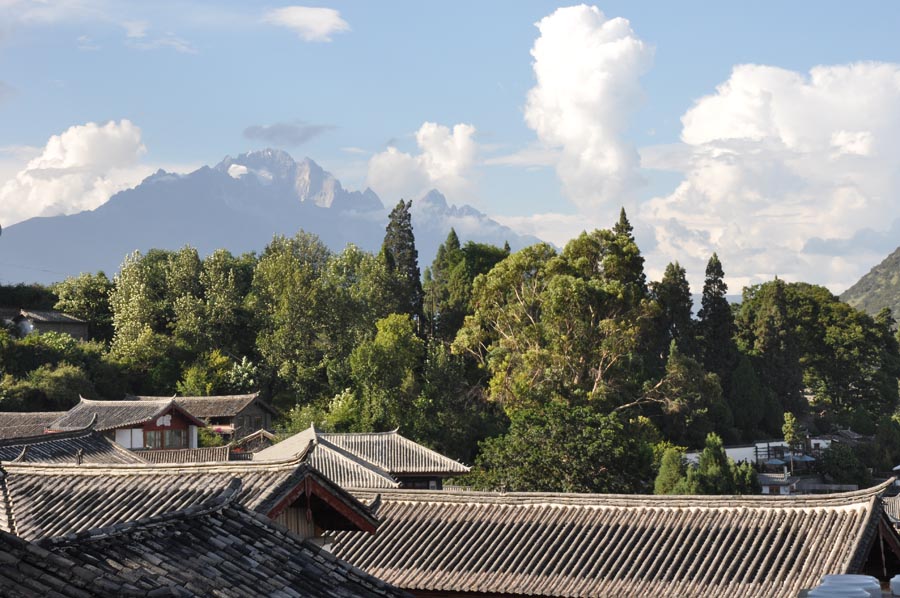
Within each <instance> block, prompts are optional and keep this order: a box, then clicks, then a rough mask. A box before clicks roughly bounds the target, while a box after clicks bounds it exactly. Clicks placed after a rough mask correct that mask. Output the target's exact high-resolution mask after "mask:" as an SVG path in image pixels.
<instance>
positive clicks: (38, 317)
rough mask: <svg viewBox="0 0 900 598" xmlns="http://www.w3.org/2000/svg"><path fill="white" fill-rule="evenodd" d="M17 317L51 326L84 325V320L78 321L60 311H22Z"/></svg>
mask: <svg viewBox="0 0 900 598" xmlns="http://www.w3.org/2000/svg"><path fill="white" fill-rule="evenodd" d="M19 316H21V317H23V318H28V319H29V320H32V321H33V322H47V323H53V324H86V323H87V322H85V321H84V320H79V319H78V318H76V317H75V316H70V315H69V314H64V313H63V312H61V311H50V310H40V309H23V310H21V311H20V312H19Z"/></svg>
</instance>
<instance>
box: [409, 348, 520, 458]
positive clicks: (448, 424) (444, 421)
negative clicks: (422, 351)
mask: <svg viewBox="0 0 900 598" xmlns="http://www.w3.org/2000/svg"><path fill="white" fill-rule="evenodd" d="M468 369H469V365H468V364H467V363H466V361H465V360H464V359H463V358H462V357H461V356H459V355H453V354H452V353H450V351H449V349H448V348H447V347H446V346H445V345H443V344H442V343H432V344H431V345H429V347H428V350H427V357H426V360H425V370H424V373H423V376H422V389H421V392H420V394H419V396H418V397H417V398H416V401H415V407H414V413H415V416H416V417H415V424H414V426H413V427H412V428H411V429H405V430H406V432H407V433H408V435H409V436H411V437H412V438H413V439H415V440H416V441H418V442H421V443H423V444H425V445H426V446H429V447H431V448H433V449H435V450H437V451H438V452H440V453H442V454H444V455H448V456H450V457H453V458H455V459H459V460H461V461H463V462H465V463H472V462H473V460H474V459H475V455H476V451H477V447H478V443H479V442H481V441H482V440H484V439H485V438H488V437H491V436H496V435H498V434H501V433H502V432H503V431H504V430H505V427H506V424H507V423H508V422H507V421H506V417H505V416H504V415H503V413H502V411H501V410H500V409H499V408H498V407H497V405H496V404H494V403H491V402H489V401H487V400H486V398H485V397H484V393H483V391H482V389H481V388H480V387H479V386H477V385H470V384H469V383H468V382H467V380H469V379H470V378H471V377H472V374H470V373H469V372H468V371H467V370H468Z"/></svg>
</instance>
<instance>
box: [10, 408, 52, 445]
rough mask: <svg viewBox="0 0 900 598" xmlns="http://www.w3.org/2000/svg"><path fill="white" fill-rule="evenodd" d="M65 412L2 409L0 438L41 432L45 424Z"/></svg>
mask: <svg viewBox="0 0 900 598" xmlns="http://www.w3.org/2000/svg"><path fill="white" fill-rule="evenodd" d="M65 414H66V412H65V411H32V412H17V411H15V412H14V411H2V412H0V439H6V438H19V437H23V436H35V435H37V434H43V433H44V430H46V429H47V426H49V425H50V424H52V423H53V422H54V421H55V420H57V419H59V418H60V417H62V416H63V415H65Z"/></svg>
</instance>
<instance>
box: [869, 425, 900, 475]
mask: <svg viewBox="0 0 900 598" xmlns="http://www.w3.org/2000/svg"><path fill="white" fill-rule="evenodd" d="M874 448H875V462H874V463H873V465H874V466H875V467H876V468H878V470H879V471H891V470H892V469H893V468H894V467H896V466H897V465H900V423H898V422H897V420H896V419H895V418H893V417H887V416H884V417H882V418H881V419H880V420H879V421H878V426H877V428H876V431H875V442H874Z"/></svg>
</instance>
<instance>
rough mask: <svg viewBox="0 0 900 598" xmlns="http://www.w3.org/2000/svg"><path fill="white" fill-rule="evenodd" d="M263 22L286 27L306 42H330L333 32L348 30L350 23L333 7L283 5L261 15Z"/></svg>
mask: <svg viewBox="0 0 900 598" xmlns="http://www.w3.org/2000/svg"><path fill="white" fill-rule="evenodd" d="M262 20H263V22H264V23H269V24H271V25H278V26H281V27H287V28H288V29H291V30H293V31H294V32H295V33H296V34H297V35H299V36H300V38H301V39H302V40H304V41H308V42H330V41H331V36H332V35H333V34H335V33H341V32H343V31H350V25H349V23H347V21H345V20H344V19H343V18H341V13H340V12H338V11H336V10H335V9H333V8H319V7H312V6H285V7H283V8H276V9H275V10H270V11H268V12H267V13H265V14H264V15H263V19H262Z"/></svg>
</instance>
